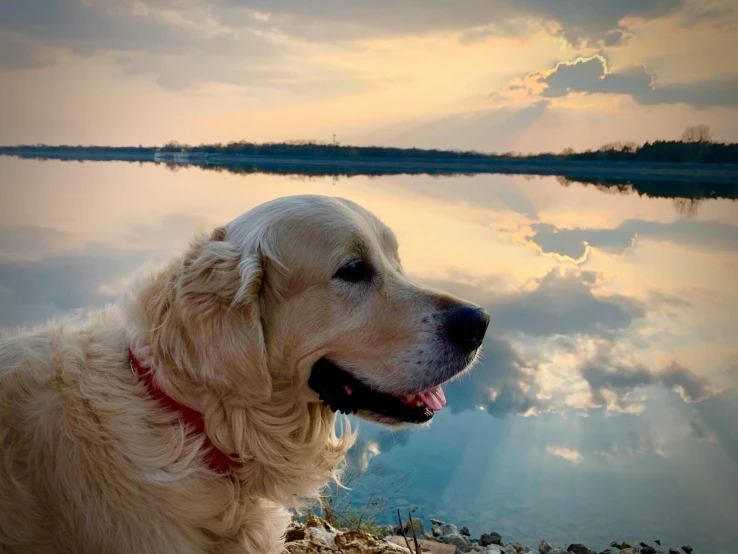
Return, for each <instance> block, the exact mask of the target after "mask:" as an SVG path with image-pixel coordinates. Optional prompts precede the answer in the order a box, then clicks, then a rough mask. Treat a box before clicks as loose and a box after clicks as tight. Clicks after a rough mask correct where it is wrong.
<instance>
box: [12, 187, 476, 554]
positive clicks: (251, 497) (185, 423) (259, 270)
mask: <svg viewBox="0 0 738 554" xmlns="http://www.w3.org/2000/svg"><path fill="white" fill-rule="evenodd" d="M488 323H489V315H488V314H487V313H486V312H485V311H484V310H483V309H481V308H479V307H478V306H475V305H473V304H471V303H468V302H465V301H463V300H460V299H458V298H455V297H453V296H451V295H449V294H444V293H443V292H439V291H435V290H431V289H428V288H426V287H423V286H421V285H419V284H417V283H415V282H413V281H411V280H410V279H409V278H408V277H407V276H406V275H405V273H404V271H403V268H402V265H401V263H400V258H399V255H398V244H397V240H396V238H395V236H394V235H393V233H392V232H391V231H390V229H389V228H387V227H386V226H385V225H384V224H383V223H382V222H380V221H379V219H377V218H376V217H375V216H374V215H372V214H371V213H370V212H368V211H367V210H365V209H363V208H361V207H360V206H358V205H357V204H355V203H353V202H351V201H348V200H345V199H340V198H332V197H323V196H311V195H304V196H291V197H284V198H279V199H276V200H273V201H271V202H267V203H265V204H262V205H260V206H257V207H256V208H254V209H252V210H251V211H249V212H247V213H245V214H244V215H242V216H240V217H238V218H237V219H235V220H234V221H232V222H230V223H228V224H227V225H225V226H223V227H219V228H217V229H215V230H214V231H213V232H212V234H210V235H207V236H200V237H197V238H196V239H194V240H193V242H192V244H191V245H190V247H189V248H188V249H187V250H186V252H185V253H184V255H182V256H181V257H179V258H177V259H174V260H173V261H172V262H170V263H169V264H168V265H166V266H165V267H163V268H160V269H158V270H156V271H150V272H147V273H146V275H144V276H143V277H140V278H139V279H138V280H137V281H136V283H135V284H134V285H133V286H132V287H131V288H130V290H129V291H128V292H127V293H125V294H124V295H123V296H122V298H121V300H120V301H119V302H118V303H116V304H115V305H112V306H107V307H105V308H103V309H100V310H98V311H94V312H91V313H89V314H88V315H86V316H85V317H84V319H79V320H75V319H72V318H71V317H70V318H66V319H65V318H62V319H59V320H56V321H53V322H50V323H47V324H45V325H43V326H41V327H38V328H35V329H31V330H23V331H17V332H15V333H14V334H12V335H5V336H4V337H3V338H2V339H0V552H2V553H5V554H10V553H13V554H15V553H24V554H25V553H32V554H50V553H54V554H58V553H74V554H88V553H89V554H93V553H94V554H103V553H104V554H149V553H151V554H162V553H177V554H205V553H216V552H217V553H219V554H230V553H233V554H236V553H239V554H244V553H249V554H251V553H265V554H271V553H277V552H280V551H281V550H282V546H283V539H282V535H283V533H284V531H285V529H286V527H287V525H288V522H289V519H290V512H289V508H294V507H300V506H304V505H305V503H306V502H309V501H311V500H314V499H318V498H319V496H320V492H321V489H322V488H323V487H324V486H325V485H326V484H327V483H328V482H329V481H330V480H331V479H332V478H337V476H338V473H339V472H340V469H341V467H342V462H343V460H344V456H345V454H346V453H347V451H348V449H349V448H350V447H351V444H352V442H353V440H354V438H355V433H354V432H352V431H351V430H350V428H347V429H343V430H342V429H338V430H337V429H336V427H337V422H336V412H338V411H341V412H344V413H354V414H356V415H357V416H358V417H361V418H365V419H368V420H371V421H377V422H380V423H383V424H385V425H389V426H413V425H422V424H424V423H426V422H428V421H429V420H430V419H431V418H432V417H433V414H434V413H435V412H436V411H438V410H439V409H441V408H443V406H444V404H445V398H444V395H443V389H442V388H441V385H442V384H443V383H445V382H447V381H449V380H451V379H453V378H455V377H457V376H459V375H460V374H462V373H463V372H465V371H467V370H468V369H469V368H470V366H472V365H473V363H474V361H475V359H476V358H477V357H478V355H479V352H480V348H481V345H482V339H483V337H484V335H485V332H486V329H487V326H488Z"/></svg>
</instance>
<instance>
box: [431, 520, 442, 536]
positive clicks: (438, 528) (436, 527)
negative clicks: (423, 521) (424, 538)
mask: <svg viewBox="0 0 738 554" xmlns="http://www.w3.org/2000/svg"><path fill="white" fill-rule="evenodd" d="M431 523H433V528H432V529H431V533H432V534H433V536H434V537H440V536H441V524H440V523H438V522H436V521H433V520H431Z"/></svg>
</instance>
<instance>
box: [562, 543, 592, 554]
mask: <svg viewBox="0 0 738 554" xmlns="http://www.w3.org/2000/svg"><path fill="white" fill-rule="evenodd" d="M566 551H567V552H571V553H572V554H597V553H596V552H595V551H594V550H590V549H589V548H587V547H586V546H584V545H583V544H580V543H575V544H570V545H569V548H567V549H566Z"/></svg>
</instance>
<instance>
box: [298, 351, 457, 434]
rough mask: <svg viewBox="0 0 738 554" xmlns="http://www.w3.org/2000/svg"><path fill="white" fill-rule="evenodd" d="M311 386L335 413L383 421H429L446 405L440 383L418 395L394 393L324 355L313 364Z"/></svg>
mask: <svg viewBox="0 0 738 554" xmlns="http://www.w3.org/2000/svg"><path fill="white" fill-rule="evenodd" d="M308 385H309V386H310V388H311V389H313V390H314V391H315V392H316V393H318V395H319V396H320V399H321V401H322V402H323V403H324V404H325V405H326V406H328V407H329V408H330V409H331V410H333V411H334V412H336V411H339V412H341V413H344V414H358V415H364V414H366V412H369V413H370V414H372V415H374V416H378V417H372V418H371V419H375V420H378V421H381V422H383V423H417V424H420V423H425V422H427V421H430V419H431V418H432V417H433V414H434V413H435V412H437V411H438V410H440V409H442V408H443V407H444V406H445V405H446V397H445V396H444V394H443V389H442V388H441V386H440V385H437V386H435V387H432V388H430V389H427V390H424V391H421V392H419V393H416V394H390V393H385V392H380V391H377V390H375V389H373V388H371V387H370V386H369V385H366V384H364V383H362V382H361V381H359V380H358V379H357V378H356V377H354V376H353V375H351V374H350V373H349V372H348V371H346V370H345V369H343V368H341V367H340V366H338V365H337V364H335V363H334V362H332V361H330V360H328V359H326V358H321V359H320V360H318V361H317V362H316V363H315V365H314V366H313V369H312V372H311V374H310V378H309V379H308Z"/></svg>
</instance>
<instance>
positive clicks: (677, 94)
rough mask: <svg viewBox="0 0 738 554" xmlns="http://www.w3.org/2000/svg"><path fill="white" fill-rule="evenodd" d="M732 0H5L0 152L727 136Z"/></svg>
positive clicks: (736, 108)
mask: <svg viewBox="0 0 738 554" xmlns="http://www.w3.org/2000/svg"><path fill="white" fill-rule="evenodd" d="M735 51H738V6H736V5H735V2H733V1H732V0H619V1H617V2H614V1H612V0H556V1H545V0H518V1H513V0H485V1H481V0H455V1H454V2H449V1H447V0H405V1H403V2H397V1H396V0H394V1H393V0H375V1H374V2H365V1H361V0H270V1H266V0H44V1H43V2H39V1H36V2H28V1H27V0H3V1H2V2H0V97H1V98H2V102H1V103H0V144H18V143H26V144H33V143H39V142H43V143H48V144H109V145H137V144H146V145H151V144H162V143H164V142H166V141H169V140H178V141H180V142H184V143H201V142H227V141H232V140H249V141H255V142H262V141H281V140H302V139H312V140H320V141H333V140H334V135H335V140H337V141H338V142H341V143H350V144H358V145H368V144H379V145H391V146H402V147H408V146H417V147H435V148H461V149H475V150H482V151H490V152H506V151H518V152H540V151H561V150H563V149H564V148H567V147H571V148H575V149H586V148H597V147H599V146H601V145H603V144H605V143H609V142H614V141H622V142H625V141H635V142H644V141H646V140H656V139H677V138H679V136H680V135H681V133H682V131H683V130H684V128H685V127H687V126H690V125H697V124H703V123H704V124H707V125H709V126H710V128H711V130H712V133H713V136H714V138H715V139H716V140H720V141H738V59H737V58H736V57H735V56H734V55H732V54H733V53H734V52H735Z"/></svg>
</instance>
